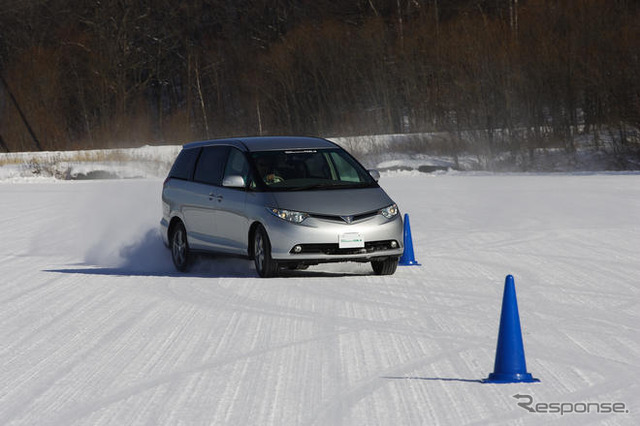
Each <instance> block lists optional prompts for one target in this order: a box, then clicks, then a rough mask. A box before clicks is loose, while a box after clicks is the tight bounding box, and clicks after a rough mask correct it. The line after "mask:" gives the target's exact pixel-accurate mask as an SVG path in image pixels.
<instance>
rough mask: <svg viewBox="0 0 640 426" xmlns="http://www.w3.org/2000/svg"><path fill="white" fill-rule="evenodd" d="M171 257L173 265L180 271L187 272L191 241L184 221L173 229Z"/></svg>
mask: <svg viewBox="0 0 640 426" xmlns="http://www.w3.org/2000/svg"><path fill="white" fill-rule="evenodd" d="M170 241H171V244H170V247H171V259H172V260H173V265H174V266H175V267H176V269H177V270H178V271H180V272H185V271H186V270H187V269H188V268H189V243H188V242H187V231H186V230H185V229H184V225H183V224H182V222H179V223H177V224H176V225H175V226H174V227H173V228H172V229H171V238H170Z"/></svg>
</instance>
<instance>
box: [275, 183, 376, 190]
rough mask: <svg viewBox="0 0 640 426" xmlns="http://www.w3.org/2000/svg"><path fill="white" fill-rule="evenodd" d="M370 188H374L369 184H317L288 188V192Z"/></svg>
mask: <svg viewBox="0 0 640 426" xmlns="http://www.w3.org/2000/svg"><path fill="white" fill-rule="evenodd" d="M370 187H372V184H371V183H367V182H358V183H348V184H335V183H316V184H313V185H306V186H299V187H294V188H287V190H288V191H308V190H311V189H355V188H370Z"/></svg>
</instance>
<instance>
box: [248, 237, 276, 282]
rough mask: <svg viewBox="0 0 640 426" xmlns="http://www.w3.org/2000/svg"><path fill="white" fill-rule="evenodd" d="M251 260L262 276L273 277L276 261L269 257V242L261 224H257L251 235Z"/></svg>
mask: <svg viewBox="0 0 640 426" xmlns="http://www.w3.org/2000/svg"><path fill="white" fill-rule="evenodd" d="M253 261H254V263H255V265H256V272H258V275H260V276H261V277H262V278H269V277H273V276H275V275H276V273H277V272H278V262H276V261H275V260H273V259H272V258H271V242H270V241H269V236H268V235H267V231H266V229H264V227H263V226H262V225H258V228H257V229H256V232H255V235H254V237H253Z"/></svg>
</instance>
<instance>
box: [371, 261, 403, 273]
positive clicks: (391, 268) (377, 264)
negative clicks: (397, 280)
mask: <svg viewBox="0 0 640 426" xmlns="http://www.w3.org/2000/svg"><path fill="white" fill-rule="evenodd" d="M371 267H372V268H373V272H374V273H375V274H376V275H393V274H394V272H396V269H397V268H398V258H397V257H390V258H388V259H385V260H372V261H371Z"/></svg>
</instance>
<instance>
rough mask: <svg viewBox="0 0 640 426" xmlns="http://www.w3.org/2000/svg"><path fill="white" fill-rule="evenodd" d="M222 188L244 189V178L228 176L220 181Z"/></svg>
mask: <svg viewBox="0 0 640 426" xmlns="http://www.w3.org/2000/svg"><path fill="white" fill-rule="evenodd" d="M222 186H224V187H225V188H244V187H245V183H244V178H243V177H242V176H240V175H230V176H227V177H225V178H224V179H223V180H222Z"/></svg>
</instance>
